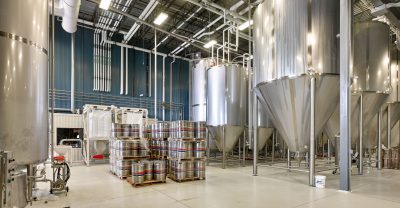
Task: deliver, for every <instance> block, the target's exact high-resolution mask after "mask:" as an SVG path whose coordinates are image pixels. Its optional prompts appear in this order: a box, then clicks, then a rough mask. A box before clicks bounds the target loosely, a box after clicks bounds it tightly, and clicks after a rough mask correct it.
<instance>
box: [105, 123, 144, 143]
mask: <svg viewBox="0 0 400 208" xmlns="http://www.w3.org/2000/svg"><path fill="white" fill-rule="evenodd" d="M111 137H113V138H120V139H122V138H139V137H140V126H139V124H118V123H112V124H111Z"/></svg>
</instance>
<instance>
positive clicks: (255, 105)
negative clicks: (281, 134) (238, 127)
mask: <svg viewBox="0 0 400 208" xmlns="http://www.w3.org/2000/svg"><path fill="white" fill-rule="evenodd" d="M253 96H254V100H253V104H254V107H253V113H254V112H257V109H258V101H257V98H255V96H256V95H253ZM253 119H254V121H257V120H258V113H254V114H253ZM255 124H257V123H256V122H255ZM256 126H257V125H253V128H254V129H253V135H254V136H253V139H254V141H253V176H257V174H258V170H257V162H258V148H257V146H258V132H257V129H256V128H255V127H256Z"/></svg>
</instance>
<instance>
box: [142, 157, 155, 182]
mask: <svg viewBox="0 0 400 208" xmlns="http://www.w3.org/2000/svg"><path fill="white" fill-rule="evenodd" d="M142 162H143V164H144V180H145V181H150V180H153V161H148V160H143V161H142Z"/></svg>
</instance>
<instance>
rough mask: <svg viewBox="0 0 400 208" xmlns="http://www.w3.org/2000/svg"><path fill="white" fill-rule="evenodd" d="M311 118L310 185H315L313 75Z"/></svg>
mask: <svg viewBox="0 0 400 208" xmlns="http://www.w3.org/2000/svg"><path fill="white" fill-rule="evenodd" d="M310 88H311V96H310V100H311V102H310V103H311V111H310V113H311V115H310V116H311V119H310V153H309V157H310V172H309V181H308V182H309V185H310V186H315V77H314V75H313V76H312V77H311V83H310Z"/></svg>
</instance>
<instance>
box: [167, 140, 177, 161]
mask: <svg viewBox="0 0 400 208" xmlns="http://www.w3.org/2000/svg"><path fill="white" fill-rule="evenodd" d="M168 156H169V157H171V158H176V157H177V154H176V140H174V139H170V140H168Z"/></svg>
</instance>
